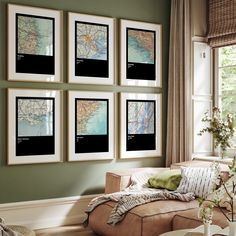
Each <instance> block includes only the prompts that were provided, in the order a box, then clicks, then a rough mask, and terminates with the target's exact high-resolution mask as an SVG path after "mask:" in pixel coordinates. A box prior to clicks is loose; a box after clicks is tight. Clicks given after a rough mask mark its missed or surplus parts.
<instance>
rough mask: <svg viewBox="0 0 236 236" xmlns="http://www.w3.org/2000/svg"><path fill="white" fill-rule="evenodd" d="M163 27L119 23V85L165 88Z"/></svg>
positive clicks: (127, 22)
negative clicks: (163, 84)
mask: <svg viewBox="0 0 236 236" xmlns="http://www.w3.org/2000/svg"><path fill="white" fill-rule="evenodd" d="M161 40H162V26H161V25H160V24H153V23H146V22H140V21H132V20H124V19H121V20H120V84H121V85H124V86H144V87H161V86H162V72H161V65H162V47H161V45H162V41H161Z"/></svg>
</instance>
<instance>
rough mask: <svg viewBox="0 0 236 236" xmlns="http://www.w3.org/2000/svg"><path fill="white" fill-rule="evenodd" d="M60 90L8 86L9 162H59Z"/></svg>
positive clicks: (9, 163) (12, 163)
mask: <svg viewBox="0 0 236 236" xmlns="http://www.w3.org/2000/svg"><path fill="white" fill-rule="evenodd" d="M60 93H61V92H60V91H59V90H38V89H8V101H7V103H8V106H7V107H8V125H7V126H8V165H19V164H35V163H49V162H60V161H61V153H62V150H61V146H62V145H61V132H62V128H61V124H62V119H61V94H60Z"/></svg>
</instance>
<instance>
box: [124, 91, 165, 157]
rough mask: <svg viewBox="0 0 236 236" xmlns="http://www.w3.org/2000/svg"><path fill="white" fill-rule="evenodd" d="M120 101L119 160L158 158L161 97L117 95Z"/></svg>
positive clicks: (131, 94)
mask: <svg viewBox="0 0 236 236" xmlns="http://www.w3.org/2000/svg"><path fill="white" fill-rule="evenodd" d="M120 100H121V106H120V120H121V127H120V158H137V157H139V158H142V157H158V156H161V155H162V148H161V136H162V135H161V117H162V115H161V110H162V109H161V95H160V94H141V93H121V96H120Z"/></svg>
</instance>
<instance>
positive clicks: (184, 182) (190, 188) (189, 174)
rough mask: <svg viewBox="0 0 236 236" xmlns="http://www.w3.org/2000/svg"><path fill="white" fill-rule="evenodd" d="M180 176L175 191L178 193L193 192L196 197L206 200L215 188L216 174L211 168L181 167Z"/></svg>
mask: <svg viewBox="0 0 236 236" xmlns="http://www.w3.org/2000/svg"><path fill="white" fill-rule="evenodd" d="M181 176H182V179H181V181H180V184H179V187H178V188H177V189H176V191H177V192H180V193H189V192H193V193H194V194H195V196H197V197H203V198H206V197H207V195H209V194H210V193H211V192H212V191H213V190H214V189H215V187H216V184H215V180H216V178H217V173H216V172H215V171H214V170H213V169H212V168H204V167H182V168H181Z"/></svg>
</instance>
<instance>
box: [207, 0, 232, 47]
mask: <svg viewBox="0 0 236 236" xmlns="http://www.w3.org/2000/svg"><path fill="white" fill-rule="evenodd" d="M208 10H209V11H208V12H209V16H208V43H209V45H210V46H211V47H222V46H227V45H231V44H235V43H236V0H208Z"/></svg>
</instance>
